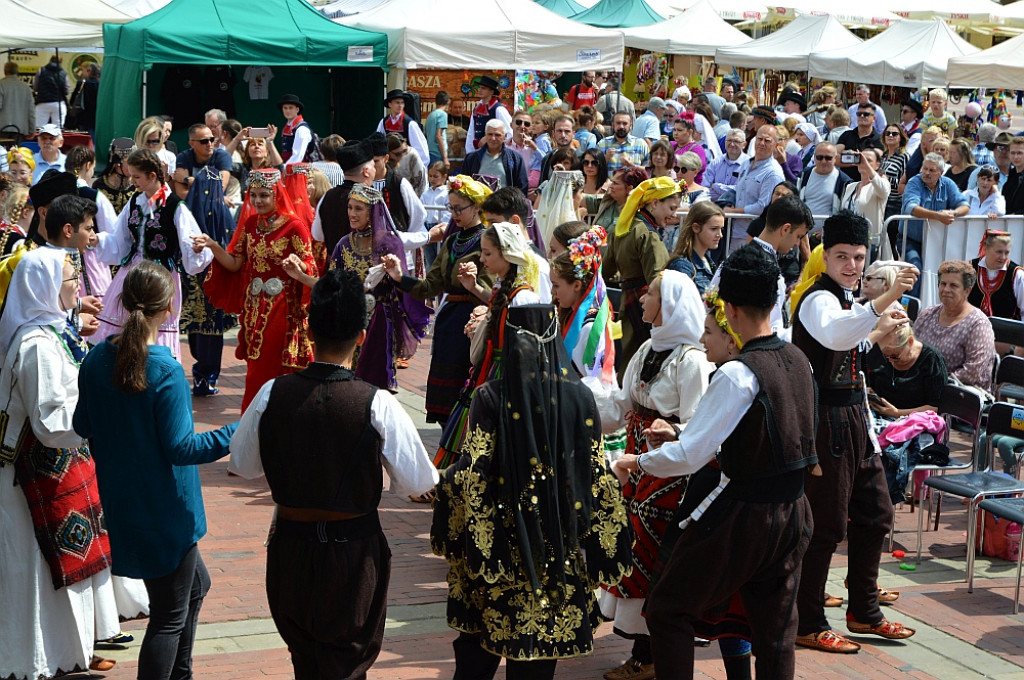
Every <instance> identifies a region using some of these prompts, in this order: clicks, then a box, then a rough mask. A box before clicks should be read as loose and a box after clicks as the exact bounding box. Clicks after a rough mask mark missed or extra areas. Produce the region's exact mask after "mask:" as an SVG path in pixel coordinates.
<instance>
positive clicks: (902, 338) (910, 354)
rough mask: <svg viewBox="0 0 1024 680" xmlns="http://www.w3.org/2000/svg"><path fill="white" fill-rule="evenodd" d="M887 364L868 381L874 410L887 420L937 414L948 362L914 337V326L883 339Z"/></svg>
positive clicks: (881, 348) (882, 350) (881, 342)
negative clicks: (927, 413)
mask: <svg viewBox="0 0 1024 680" xmlns="http://www.w3.org/2000/svg"><path fill="white" fill-rule="evenodd" d="M878 347H879V349H880V350H881V352H882V356H884V357H885V362H884V363H883V365H882V366H881V367H880V368H879V369H878V370H876V371H874V372H872V373H871V375H870V376H869V377H868V386H869V387H870V388H871V391H870V392H869V393H868V399H869V401H870V403H871V409H872V410H873V411H874V412H875V413H877V414H878V415H880V416H883V417H885V418H902V417H903V416H908V415H910V414H911V413H917V412H919V411H937V410H938V404H939V400H940V397H941V396H942V388H943V386H945V384H946V362H945V361H944V360H943V359H942V355H941V354H939V353H938V352H937V351H936V350H935V349H933V348H931V347H929V346H928V345H926V344H924V343H923V342H921V341H920V340H918V339H917V338H915V337H914V331H913V329H912V328H911V327H910V324H904V325H903V326H898V327H896V328H895V329H894V330H893V331H892V332H891V333H889V334H888V335H886V336H884V337H882V339H881V340H879V342H878Z"/></svg>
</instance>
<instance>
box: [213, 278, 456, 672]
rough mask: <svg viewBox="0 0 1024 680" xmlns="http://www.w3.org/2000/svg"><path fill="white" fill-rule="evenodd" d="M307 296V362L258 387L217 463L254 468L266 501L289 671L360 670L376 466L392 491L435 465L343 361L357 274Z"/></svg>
mask: <svg viewBox="0 0 1024 680" xmlns="http://www.w3.org/2000/svg"><path fill="white" fill-rule="evenodd" d="M310 299H311V302H310V309H309V329H310V331H311V333H312V335H313V339H314V341H315V343H316V357H315V361H314V362H313V363H312V364H310V365H309V367H308V368H306V369H305V370H303V371H302V372H301V373H298V374H293V375H287V376H283V377H280V378H275V379H274V380H271V381H269V382H267V383H266V384H265V385H264V386H263V387H262V388H261V389H260V391H259V392H258V393H257V395H256V398H255V399H254V400H253V402H252V404H251V405H250V406H249V408H248V409H247V410H246V412H245V414H244V415H243V416H242V420H241V422H240V423H239V428H238V430H237V431H236V432H235V435H234V436H233V437H232V440H231V461H230V464H229V466H228V467H229V470H230V471H232V472H234V473H236V474H238V475H241V476H243V477H245V478H247V479H255V478H257V477H260V476H264V475H265V476H266V478H267V483H268V484H269V485H270V493H271V495H272V496H273V498H274V502H275V503H276V524H275V528H274V531H273V534H272V536H271V538H270V542H269V544H268V547H267V577H266V583H267V599H268V601H269V603H270V612H271V615H272V616H273V618H274V623H275V625H276V626H277V629H278V632H279V633H280V634H281V637H282V638H284V641H285V643H286V644H287V645H288V651H289V652H290V653H291V656H292V665H293V666H294V668H295V674H296V677H344V678H348V677H365V675H366V671H368V670H369V668H370V667H371V666H372V665H373V662H374V661H375V660H376V658H377V655H378V654H379V653H380V648H381V641H382V639H383V636H384V622H385V618H386V609H387V586H388V580H389V577H390V573H391V552H390V550H389V549H388V545H387V538H386V537H385V535H384V532H383V531H382V530H381V526H380V520H379V517H378V514H377V507H378V505H379V503H380V497H381V492H382V490H383V472H384V470H386V471H387V475H388V479H389V480H390V482H391V490H392V491H393V492H396V491H397V492H400V493H403V494H421V493H425V492H427V491H429V490H430V489H432V488H433V487H434V485H435V484H436V483H437V481H438V474H437V470H436V469H435V468H434V465H433V463H432V462H431V460H430V458H429V457H428V456H427V451H426V449H425V448H424V446H423V442H422V441H421V440H420V437H419V433H418V432H417V431H416V426H415V425H414V424H413V422H412V420H411V419H410V418H409V416H408V415H407V414H406V412H405V410H404V409H403V408H402V406H401V404H399V403H398V401H397V400H396V399H395V398H394V396H392V395H391V394H390V393H388V392H387V391H386V390H378V389H376V388H375V387H373V386H372V385H370V384H368V383H366V382H364V381H362V380H359V379H357V378H356V377H355V373H354V372H353V370H352V366H353V357H354V354H355V350H356V347H358V346H359V345H360V344H361V343H362V341H363V339H364V338H365V337H366V331H365V326H366V319H367V316H368V314H367V311H368V310H367V308H366V296H365V293H364V291H363V286H362V282H361V281H360V279H359V277H358V276H357V275H356V274H354V273H352V272H349V271H344V270H341V269H333V270H330V271H328V272H327V273H326V274H325V275H324V276H323V277H322V278H321V279H320V280H319V281H318V282H317V284H316V285H315V286H314V287H313V290H312V292H311V293H310ZM264 416H266V417H264ZM341 434H343V435H344V436H339V435H341ZM338 565H346V566H347V567H348V568H347V569H338V568H337V567H338ZM325 573H329V574H330V578H326V579H325V578H322V576H323V575H324V574H325ZM311 612H318V614H317V615H316V616H311Z"/></svg>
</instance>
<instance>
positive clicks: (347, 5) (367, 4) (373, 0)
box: [317, 0, 387, 19]
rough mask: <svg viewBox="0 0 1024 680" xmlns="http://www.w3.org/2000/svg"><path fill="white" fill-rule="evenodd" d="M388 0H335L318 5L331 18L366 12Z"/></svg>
mask: <svg viewBox="0 0 1024 680" xmlns="http://www.w3.org/2000/svg"><path fill="white" fill-rule="evenodd" d="M385 2H387V0H335V2H332V3H328V4H326V5H321V6H320V7H317V9H318V10H320V11H321V12H322V13H323V15H324V16H326V17H328V18H330V19H337V18H339V17H347V16H350V15H352V14H359V13H360V12H365V11H366V10H368V9H373V8H375V7H379V6H380V5H382V4H383V3H385Z"/></svg>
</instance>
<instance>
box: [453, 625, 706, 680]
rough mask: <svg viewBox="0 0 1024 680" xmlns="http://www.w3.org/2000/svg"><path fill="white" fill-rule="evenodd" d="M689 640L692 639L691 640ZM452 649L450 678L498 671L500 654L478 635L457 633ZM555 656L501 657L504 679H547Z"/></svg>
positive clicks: (479, 678)
mask: <svg viewBox="0 0 1024 680" xmlns="http://www.w3.org/2000/svg"><path fill="white" fill-rule="evenodd" d="M691 642H692V641H691ZM452 647H453V648H454V649H455V677H454V678H453V679H452V680H491V678H493V677H494V674H495V673H497V672H498V665H499V664H500V663H501V657H500V656H498V655H497V654H491V653H490V652H488V651H487V650H486V649H484V648H483V647H481V646H480V636H479V635H478V634H475V633H459V637H457V638H455V642H453V643H452ZM557 663H558V660H557V659H538V660H536V661H517V660H515V659H506V660H505V678H506V679H507V680H551V678H553V677H555V664H557Z"/></svg>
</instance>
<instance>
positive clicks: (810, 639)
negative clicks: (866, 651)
mask: <svg viewBox="0 0 1024 680" xmlns="http://www.w3.org/2000/svg"><path fill="white" fill-rule="evenodd" d="M796 643H797V644H798V645H800V646H801V647H809V648H810V649H817V650H818V651H821V652H831V653H833V654H856V653H857V652H858V651H859V650H860V645H858V644H857V643H856V642H850V641H849V640H847V639H846V638H844V637H843V636H842V635H840V634H838V633H836V632H835V631H834V630H823V631H821V632H820V633H810V634H808V635H797V636H796Z"/></svg>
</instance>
